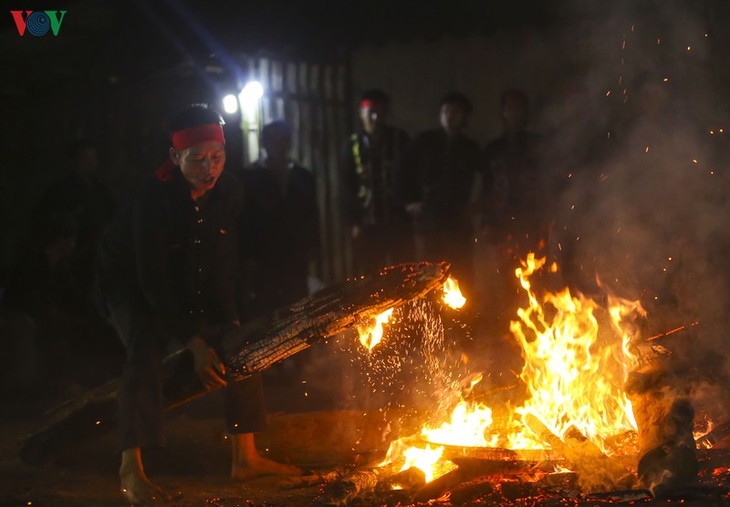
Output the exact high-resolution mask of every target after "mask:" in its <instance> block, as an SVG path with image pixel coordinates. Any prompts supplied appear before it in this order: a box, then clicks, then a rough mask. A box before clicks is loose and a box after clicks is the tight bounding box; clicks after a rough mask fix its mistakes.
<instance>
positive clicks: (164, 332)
mask: <svg viewBox="0 0 730 507" xmlns="http://www.w3.org/2000/svg"><path fill="white" fill-rule="evenodd" d="M222 123H223V120H222V118H221V117H220V115H219V114H218V113H217V112H215V111H213V110H212V109H209V108H208V107H206V106H204V105H194V106H190V107H189V108H187V109H185V110H184V111H182V112H181V113H180V114H179V115H178V116H177V117H176V118H175V119H174V120H173V121H172V122H171V124H170V134H171V139H172V147H171V148H170V157H169V159H168V160H167V162H166V163H165V164H163V165H162V166H161V167H160V168H159V169H158V170H157V171H156V173H155V175H154V178H151V179H150V180H149V181H147V182H146V183H145V184H144V185H143V186H142V188H141V189H140V191H139V193H138V194H137V195H136V196H135V197H134V199H133V200H132V201H131V202H130V205H129V206H128V207H127V208H126V209H124V210H123V211H122V212H121V213H120V214H119V215H117V217H116V218H115V219H114V221H113V223H112V225H111V227H110V229H109V231H108V233H107V234H106V236H105V238H104V241H103V244H102V249H101V254H100V262H99V288H100V293H101V296H102V302H103V304H104V306H105V307H106V309H107V310H108V314H109V320H110V322H111V323H112V325H113V326H114V328H115V329H116V331H117V333H118V334H119V337H120V338H121V340H122V342H123V343H124V345H125V348H126V351H127V362H126V365H125V368H124V373H123V376H122V382H121V386H120V394H119V403H120V422H119V426H120V436H121V444H122V445H121V447H122V464H121V468H120V471H119V475H120V478H121V483H122V491H123V492H124V494H125V496H126V497H127V499H128V500H130V501H131V502H132V503H144V502H152V501H156V500H158V499H160V498H164V497H165V495H164V493H163V492H162V491H161V490H160V489H159V488H158V487H157V486H155V485H154V484H153V483H152V482H151V481H150V480H149V479H148V478H147V476H146V474H145V472H144V468H143V465H142V454H141V448H142V447H147V446H155V445H160V444H161V443H162V440H163V438H162V428H161V422H162V395H161V361H162V358H163V355H164V354H165V349H166V347H169V346H170V345H171V343H172V342H173V341H178V342H180V343H182V344H184V346H185V347H186V348H187V349H188V350H189V351H190V352H191V353H192V356H193V362H194V368H195V372H196V374H197V375H198V377H199V378H200V380H201V381H202V382H203V384H205V385H206V386H207V387H209V388H214V387H222V386H225V387H226V398H227V401H226V419H227V427H228V431H229V432H230V433H231V435H232V438H231V441H232V445H233V449H232V450H233V464H232V471H231V473H232V476H233V477H234V478H243V477H246V476H247V475H249V474H250V471H251V470H253V471H256V472H263V473H274V474H297V473H299V472H300V471H299V470H298V469H297V468H295V467H291V466H288V465H282V464H279V463H275V462H273V461H270V460H267V459H265V458H262V457H261V456H260V455H259V454H258V452H257V450H256V447H255V444H254V436H253V435H254V432H255V431H258V430H260V429H261V427H262V425H263V423H264V420H265V417H264V416H265V414H264V407H263V394H262V387H261V382H260V378H257V377H252V378H250V379H247V380H245V381H243V382H231V383H229V382H228V381H227V379H226V371H225V368H224V365H223V363H222V362H221V360H220V357H219V355H220V338H221V336H222V333H223V332H225V330H226V329H230V327H231V326H237V325H238V324H239V322H238V315H237V310H236V306H235V302H234V277H235V273H236V262H237V260H238V254H237V245H236V242H237V240H236V228H237V220H238V217H239V214H240V209H241V202H242V197H243V194H242V190H241V187H240V185H239V183H238V182H237V181H236V179H235V178H234V177H233V176H232V175H230V174H228V173H223V166H224V164H225V149H224V139H223V130H222V128H221V125H222Z"/></svg>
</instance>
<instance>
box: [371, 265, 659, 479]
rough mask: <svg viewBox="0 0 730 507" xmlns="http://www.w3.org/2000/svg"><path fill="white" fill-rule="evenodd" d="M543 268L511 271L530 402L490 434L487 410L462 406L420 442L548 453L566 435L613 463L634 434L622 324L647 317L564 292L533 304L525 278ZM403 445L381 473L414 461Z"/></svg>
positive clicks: (515, 330) (432, 469)
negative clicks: (519, 303) (621, 439)
mask: <svg viewBox="0 0 730 507" xmlns="http://www.w3.org/2000/svg"><path fill="white" fill-rule="evenodd" d="M544 265H545V259H544V258H541V259H538V258H536V257H535V255H534V254H532V253H530V254H529V255H528V256H527V259H525V260H524V261H522V262H521V267H519V268H517V269H516V270H515V275H516V276H517V278H518V279H519V282H520V285H521V286H522V288H523V289H524V291H525V293H526V295H527V298H528V304H527V306H526V307H525V308H519V309H518V310H517V316H518V317H519V320H516V321H512V322H511V323H510V330H511V332H512V334H513V335H514V337H515V339H516V340H517V342H518V343H519V344H520V346H521V348H522V355H523V359H524V366H523V369H522V372H521V373H520V378H521V380H522V382H523V383H524V384H525V387H526V388H527V391H528V393H529V395H530V396H529V397H528V399H527V400H526V401H525V402H524V404H523V405H522V406H520V407H517V408H514V409H513V410H512V412H511V414H509V418H508V419H509V421H510V423H509V426H508V427H506V428H500V429H496V428H492V426H491V425H492V411H491V410H490V408H489V407H487V406H486V405H484V404H481V403H466V402H465V401H464V400H463V399H462V401H460V402H459V403H458V404H457V405H456V406H455V408H454V409H453V411H452V412H451V417H450V421H448V422H444V423H442V424H441V426H439V427H436V428H432V427H431V426H429V425H427V424H425V425H424V426H423V427H422V430H421V439H424V438H425V440H426V441H428V442H431V443H435V444H443V445H457V446H474V447H477V446H484V447H497V446H498V447H507V448H511V449H545V448H549V447H550V443H549V440H551V437H552V438H555V437H557V438H559V439H561V440H564V439H565V437H566V435H568V434H569V432H575V431H578V432H579V433H580V434H582V435H584V436H585V437H586V438H587V439H588V440H590V441H591V442H592V443H594V444H595V445H596V446H597V447H598V448H600V449H601V450H602V451H603V452H604V453H606V454H609V455H610V454H614V453H616V452H619V450H618V449H617V448H613V447H612V446H611V444H610V438H611V437H615V436H617V435H620V434H623V433H626V432H628V431H632V430H636V421H635V419H634V415H633V411H632V407H631V403H630V401H629V399H628V397H627V396H626V393H625V392H624V391H623V389H622V386H623V383H624V381H625V378H626V375H627V373H628V372H629V371H630V370H631V369H632V368H634V367H635V366H637V364H638V358H637V357H636V355H634V354H633V353H632V349H631V346H630V345H631V342H632V341H633V340H636V339H637V337H636V336H635V335H634V333H633V332H632V331H631V330H630V329H629V328H628V327H627V325H626V322H625V321H626V318H627V317H628V316H630V315H632V314H633V313H637V314H639V315H645V312H644V310H643V309H642V308H641V305H640V304H639V302H638V301H629V300H625V299H621V298H618V297H614V296H610V295H609V297H608V308H607V309H602V308H601V307H600V306H599V305H598V303H596V302H595V301H593V300H592V299H590V298H587V297H585V296H583V295H582V294H579V293H578V294H577V295H575V296H574V295H572V294H571V292H570V290H569V289H568V288H565V289H563V290H562V291H559V292H557V293H546V294H544V295H542V296H541V297H538V295H537V294H536V292H535V291H534V290H533V288H532V284H531V282H530V276H531V275H533V274H534V273H535V272H536V271H538V270H539V269H541V268H542V267H543V266H544ZM549 271H550V272H552V273H554V272H556V271H557V265H555V264H553V265H551V266H550V267H549ZM445 286H446V284H445ZM445 290H446V289H445ZM604 321H607V322H608V325H604V324H602V323H603V322H604ZM531 420H532V421H534V420H536V421H539V423H541V424H542V425H543V426H544V428H547V432H548V433H549V434H544V433H543V434H538V433H540V431H539V429H538V428H531V427H529V426H528V424H527V422H523V421H531ZM535 425H537V424H533V426H535ZM550 434H552V435H550ZM408 440H409V439H401V440H400V441H397V442H393V443H392V444H391V448H390V449H389V451H388V456H387V458H386V460H385V461H384V462H383V465H385V464H388V463H392V462H395V461H396V460H397V459H403V457H404V456H406V453H416V451H411V450H410V449H413V448H414V447H415V446H413V447H408ZM411 443H412V439H411ZM415 448H416V449H419V451H422V452H424V453H425V451H426V449H421V448H418V447H415ZM429 449H430V448H429ZM431 451H434V450H431ZM434 452H435V451H434ZM426 454H428V453H426ZM433 454H434V453H433V452H432V453H430V454H428V455H429V456H433ZM429 463H430V464H429ZM414 466H418V467H419V468H421V467H426V468H428V470H424V468H421V469H422V470H424V473H426V476H427V477H438V476H439V475H442V474H443V473H445V472H446V471H448V470H445V471H444V470H443V469H441V471H437V470H439V467H442V466H443V463H442V462H438V461H437V462H431V461H429V460H422V461H421V462H420V463H419V464H418V465H414Z"/></svg>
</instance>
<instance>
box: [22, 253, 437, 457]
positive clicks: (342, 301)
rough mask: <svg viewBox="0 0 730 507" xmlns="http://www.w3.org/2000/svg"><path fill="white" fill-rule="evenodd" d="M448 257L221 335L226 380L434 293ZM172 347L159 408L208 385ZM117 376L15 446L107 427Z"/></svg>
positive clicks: (357, 283)
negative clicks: (179, 368) (180, 369)
mask: <svg viewBox="0 0 730 507" xmlns="http://www.w3.org/2000/svg"><path fill="white" fill-rule="evenodd" d="M449 269H450V265H449V264H448V263H446V262H441V263H428V262H419V263H409V264H400V265H397V266H390V267H386V268H383V269H381V270H380V271H379V272H378V273H375V274H373V275H370V276H361V277H359V278H357V279H354V280H348V281H346V282H342V283H340V284H336V285H333V286H331V287H328V288H325V289H323V290H321V291H319V292H317V293H316V294H314V295H312V296H311V297H308V298H305V299H302V300H301V301H299V302H297V303H295V304H293V305H291V306H290V307H288V308H283V309H279V310H277V311H274V312H272V313H271V314H268V315H265V316H262V317H260V318H258V319H255V320H253V321H251V322H249V323H246V324H244V325H243V326H241V327H240V328H234V329H231V330H229V331H228V332H227V333H226V334H225V336H224V338H223V348H224V350H225V354H224V357H223V358H222V359H223V361H224V362H225V363H226V366H227V368H226V370H227V374H228V375H229V377H230V380H240V379H244V378H246V377H248V376H250V375H253V374H254V373H257V372H261V371H263V370H265V369H267V368H269V367H271V366H273V365H274V364H277V363H279V362H281V361H284V360H285V359H287V358H288V357H291V356H292V355H294V354H296V353H298V352H301V351H302V350H304V349H306V348H308V347H310V346H311V345H312V344H313V343H315V342H317V341H320V340H324V339H327V338H330V337H334V336H336V335H339V334H341V333H343V332H347V331H351V330H353V329H354V328H355V326H356V325H357V324H359V323H362V322H363V321H365V320H368V319H372V318H374V317H375V316H377V315H379V314H380V313H382V312H383V311H385V310H387V309H389V308H396V307H399V306H401V305H403V304H405V303H407V302H409V301H414V300H417V299H419V298H423V297H425V296H427V295H428V294H429V293H434V292H435V291H437V289H439V288H440V287H442V286H443V284H444V282H445V281H446V279H447V278H448V275H449ZM183 352H184V351H183V350H182V349H181V350H178V351H176V352H174V353H173V354H171V355H170V356H168V358H166V361H165V366H164V372H163V377H164V378H165V379H166V380H167V381H168V382H167V383H166V385H165V386H163V392H164V393H165V401H166V408H168V409H170V408H174V407H179V406H180V405H183V404H185V403H187V402H189V401H191V400H193V399H195V398H198V397H200V396H205V395H207V394H209V393H211V392H212V390H209V389H206V388H205V387H204V386H203V385H202V383H200V382H199V381H198V380H197V379H196V378H195V376H194V375H193V373H192V368H188V369H186V372H187V376H186V377H185V379H184V380H182V381H181V380H180V377H179V376H175V375H173V374H172V373H173V372H174V371H175V369H176V367H175V363H176V360H177V359H179V358H180V357H183V356H185V354H183ZM118 388H119V379H116V380H113V381H111V382H108V383H107V384H104V385H102V386H101V387H98V388H95V389H92V390H90V391H88V392H86V393H84V394H83V395H81V396H79V397H78V398H75V399H73V400H69V401H68V402H66V403H64V404H63V405H62V406H60V407H58V408H57V409H55V410H53V411H51V412H49V413H48V414H46V416H45V420H44V422H43V424H42V425H41V426H40V427H39V428H37V429H36V430H34V431H33V432H32V433H31V434H29V435H28V436H27V437H26V438H25V440H24V442H23V444H22V446H21V450H20V455H21V458H22V459H23V460H24V461H26V462H28V463H37V462H39V461H41V460H42V459H43V458H44V456H45V455H46V454H47V453H48V452H49V451H52V450H54V449H57V448H59V447H62V446H64V445H67V444H70V443H72V442H73V441H75V440H77V439H79V438H84V437H87V436H89V435H92V434H95V433H98V432H99V431H102V430H106V429H108V428H110V427H113V426H114V425H115V424H116V416H117V414H116V402H115V400H116V395H117V392H118Z"/></svg>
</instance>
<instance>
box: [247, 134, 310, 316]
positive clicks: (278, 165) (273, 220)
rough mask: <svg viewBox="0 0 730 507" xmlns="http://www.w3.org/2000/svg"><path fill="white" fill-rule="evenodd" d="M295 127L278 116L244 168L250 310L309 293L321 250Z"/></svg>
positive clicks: (307, 174) (256, 312)
mask: <svg viewBox="0 0 730 507" xmlns="http://www.w3.org/2000/svg"><path fill="white" fill-rule="evenodd" d="M291 136H292V134H291V129H290V128H289V126H288V125H287V123H286V122H284V121H274V122H272V123H269V124H268V125H266V126H265V127H264V128H263V130H262V132H261V143H262V145H263V148H264V150H265V156H264V157H263V158H261V159H259V160H257V161H256V162H254V164H253V165H252V166H251V167H248V168H246V169H244V170H243V171H241V173H240V179H241V182H242V183H243V187H244V204H243V213H242V214H241V237H240V240H241V254H242V256H243V258H244V266H245V267H246V273H244V277H245V278H246V279H247V280H250V282H249V285H250V287H251V292H252V293H253V301H252V302H251V303H250V304H248V305H245V306H246V310H247V311H248V312H250V313H251V314H252V315H259V314H261V313H265V312H269V311H272V310H275V309H276V308H279V307H281V306H285V305H288V304H290V303H293V302H294V301H296V300H298V299H301V298H303V297H306V296H307V295H308V293H309V291H308V278H309V276H310V274H311V275H313V274H314V268H315V263H316V261H317V259H318V256H319V250H320V243H319V210H318V207H317V195H316V182H315V179H314V176H313V175H312V173H311V172H310V171H309V170H307V169H305V168H304V167H302V166H300V165H298V164H296V163H295V162H293V161H292V160H291V159H290V157H289V152H290V150H291Z"/></svg>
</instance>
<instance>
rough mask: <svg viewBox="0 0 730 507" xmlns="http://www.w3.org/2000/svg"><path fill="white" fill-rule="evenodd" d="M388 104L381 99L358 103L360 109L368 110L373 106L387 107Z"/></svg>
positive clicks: (363, 100) (365, 100)
mask: <svg viewBox="0 0 730 507" xmlns="http://www.w3.org/2000/svg"><path fill="white" fill-rule="evenodd" d="M387 105H388V103H387V102H386V101H384V100H383V99H362V100H361V101H360V109H365V108H370V107H373V106H383V107H385V106H387Z"/></svg>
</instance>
